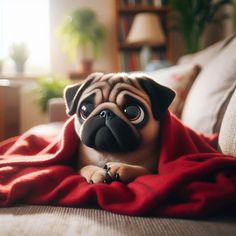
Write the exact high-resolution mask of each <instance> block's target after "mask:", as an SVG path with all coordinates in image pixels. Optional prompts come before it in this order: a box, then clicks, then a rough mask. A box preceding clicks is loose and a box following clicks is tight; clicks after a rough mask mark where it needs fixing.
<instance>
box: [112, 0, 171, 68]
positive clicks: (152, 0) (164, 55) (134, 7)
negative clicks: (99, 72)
mask: <svg viewBox="0 0 236 236" xmlns="http://www.w3.org/2000/svg"><path fill="white" fill-rule="evenodd" d="M115 1H116V6H115V18H116V39H117V45H116V47H117V55H118V60H117V64H118V66H117V68H118V70H119V71H127V72H128V71H138V70H140V69H141V67H140V59H139V55H140V51H141V48H142V46H143V45H142V44H138V45H137V44H135V45H133V44H129V43H127V42H126V38H127V35H128V32H129V30H130V27H131V25H132V22H133V19H134V16H135V15H136V14H138V13H144V12H145V13H146V12H147V13H155V14H157V16H158V17H159V19H160V22H161V26H162V28H163V31H164V33H165V36H166V43H165V44H163V45H151V49H152V59H153V60H158V59H169V60H170V59H171V55H170V51H169V37H168V33H167V14H168V11H169V10H168V7H167V4H166V1H163V0H115Z"/></svg>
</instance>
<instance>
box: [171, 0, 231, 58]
mask: <svg viewBox="0 0 236 236" xmlns="http://www.w3.org/2000/svg"><path fill="white" fill-rule="evenodd" d="M168 2H169V5H170V7H171V10H172V16H171V18H172V21H173V25H172V29H175V30H177V31H179V32H180V33H181V34H182V36H183V40H184V47H185V50H186V53H194V52H196V51H198V50H199V46H200V39H201V36H202V34H203V32H204V30H205V29H206V26H207V25H208V24H209V23H214V22H220V21H222V20H224V19H227V18H228V17H229V15H227V14H224V13H221V12H220V10H221V9H222V7H224V6H226V5H229V4H232V2H233V1H232V0H170V1H168Z"/></svg>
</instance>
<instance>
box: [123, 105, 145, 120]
mask: <svg viewBox="0 0 236 236" xmlns="http://www.w3.org/2000/svg"><path fill="white" fill-rule="evenodd" d="M123 112H124V114H125V115H126V117H127V118H128V119H129V120H130V121H131V122H132V123H133V124H139V123H140V122H142V121H143V119H144V111H143V109H142V108H141V107H140V106H138V105H128V106H126V107H125V108H124V109H123Z"/></svg>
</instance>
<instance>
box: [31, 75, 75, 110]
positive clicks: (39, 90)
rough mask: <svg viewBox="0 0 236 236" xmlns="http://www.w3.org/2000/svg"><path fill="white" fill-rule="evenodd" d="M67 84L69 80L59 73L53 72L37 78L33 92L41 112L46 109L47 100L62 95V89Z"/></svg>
mask: <svg viewBox="0 0 236 236" xmlns="http://www.w3.org/2000/svg"><path fill="white" fill-rule="evenodd" d="M68 84H70V80H68V79H66V78H64V77H63V76H61V75H55V74H53V75H47V76H41V77H39V78H37V85H36V88H35V93H36V94H37V102H38V104H39V106H40V108H41V111H42V112H46V111H47V105H48V101H49V100H50V99H51V98H57V97H62V96H63V90H64V88H65V86H66V85H68Z"/></svg>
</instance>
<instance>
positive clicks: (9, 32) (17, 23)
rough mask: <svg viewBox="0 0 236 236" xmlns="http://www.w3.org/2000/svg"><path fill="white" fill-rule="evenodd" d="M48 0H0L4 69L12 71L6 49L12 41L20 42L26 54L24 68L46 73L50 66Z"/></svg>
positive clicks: (1, 51)
mask: <svg viewBox="0 0 236 236" xmlns="http://www.w3.org/2000/svg"><path fill="white" fill-rule="evenodd" d="M49 27H50V22H49V0H20V1H19V0H0V58H3V59H4V61H5V60H6V62H4V72H6V73H10V72H12V71H13V70H14V67H13V63H12V61H11V60H10V59H9V56H8V52H9V47H10V45H11V44H12V43H19V42H24V43H25V44H26V45H27V47H28V49H29V51H30V56H29V59H28V61H27V66H26V71H27V72H29V73H30V74H38V73H40V74H41V73H47V72H49V69H50V56H49V55H50V43H49V37H50V36H49Z"/></svg>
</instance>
